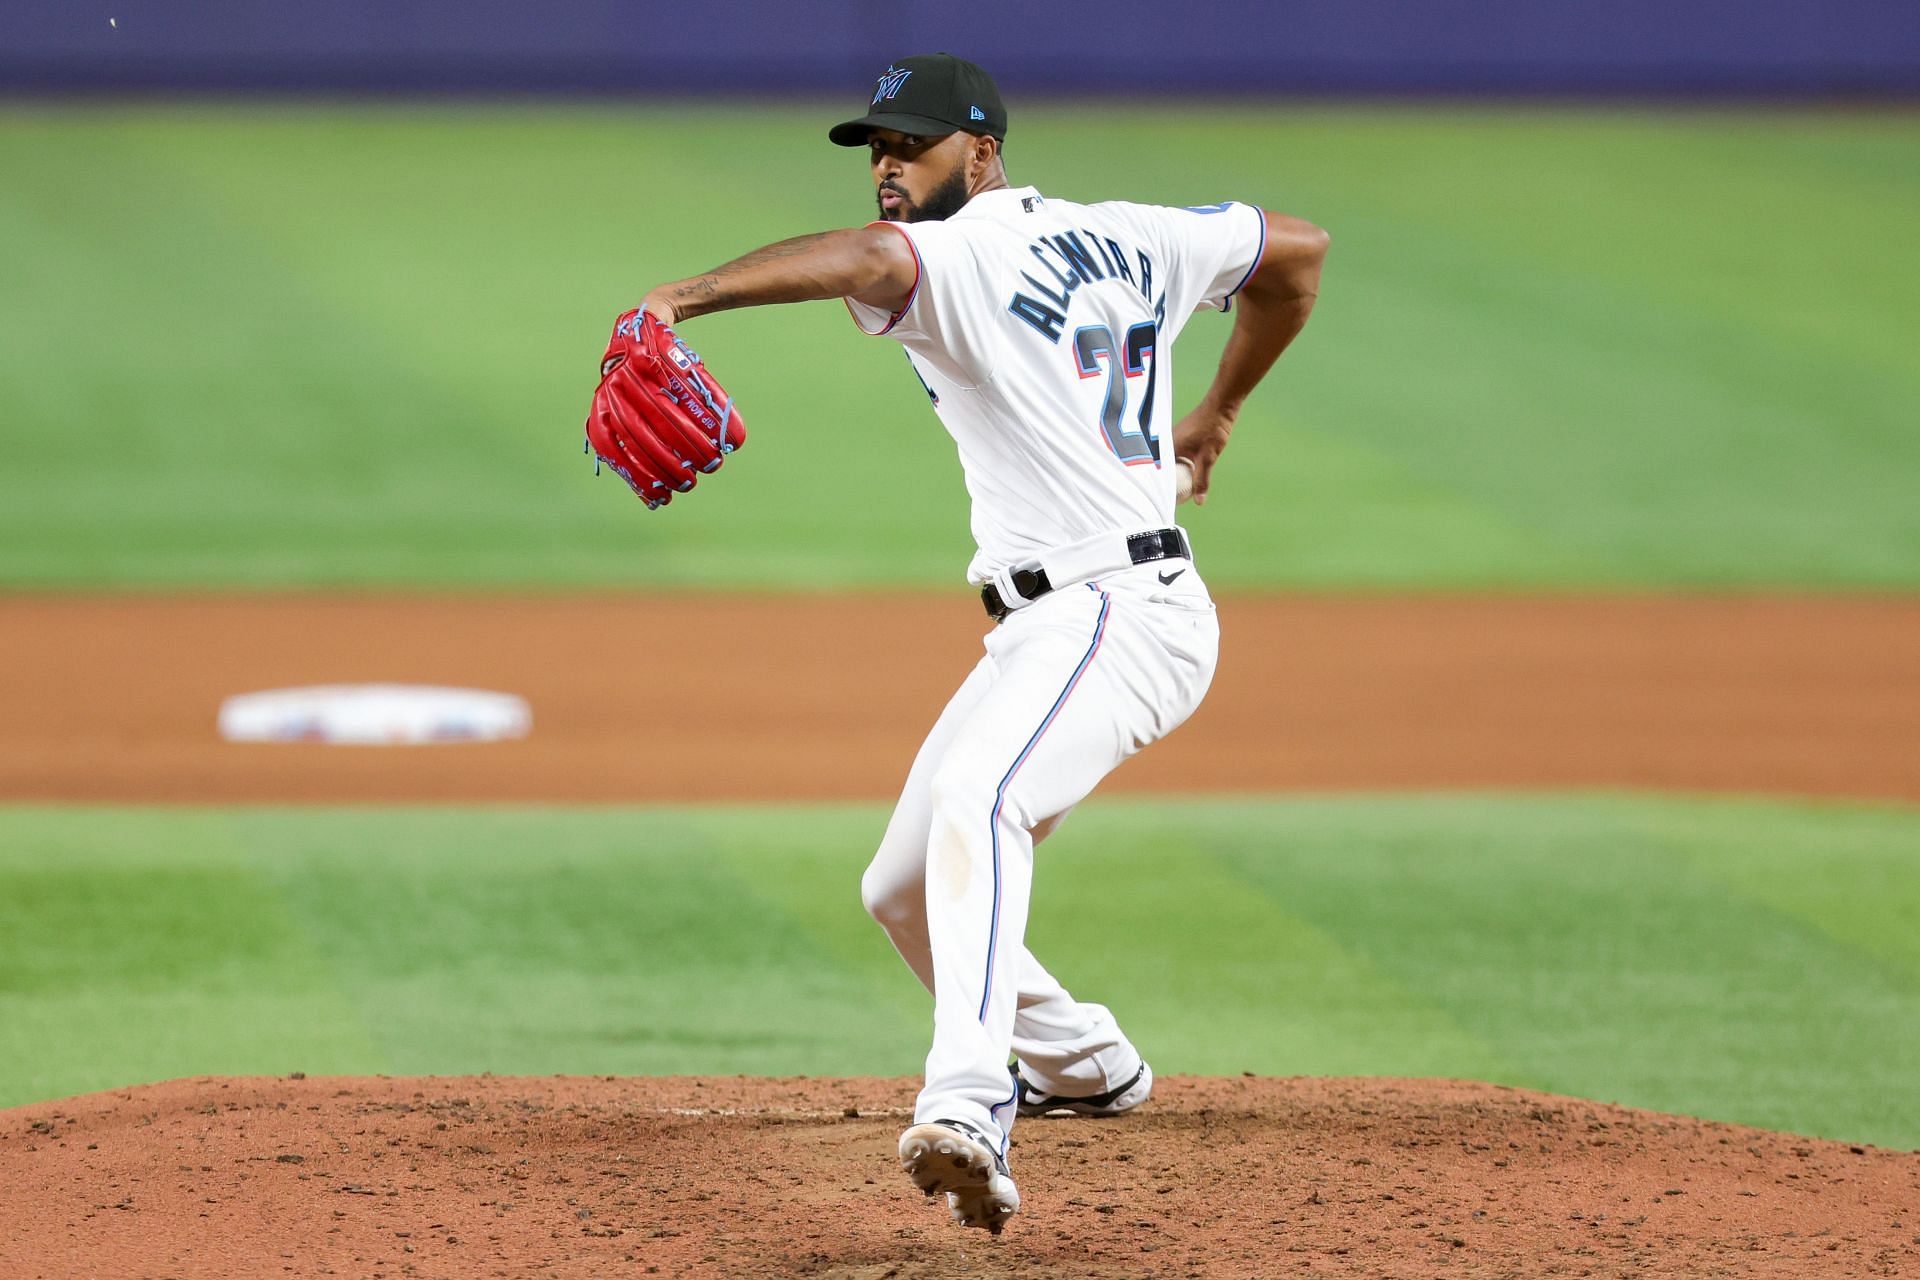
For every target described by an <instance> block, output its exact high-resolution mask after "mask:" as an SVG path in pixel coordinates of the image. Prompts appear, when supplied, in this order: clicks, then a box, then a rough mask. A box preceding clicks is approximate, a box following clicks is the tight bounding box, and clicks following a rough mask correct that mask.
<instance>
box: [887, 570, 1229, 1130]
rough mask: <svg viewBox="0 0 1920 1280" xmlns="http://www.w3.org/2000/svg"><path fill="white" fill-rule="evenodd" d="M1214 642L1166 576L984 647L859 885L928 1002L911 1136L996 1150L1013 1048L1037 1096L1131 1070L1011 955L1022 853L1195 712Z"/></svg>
mask: <svg viewBox="0 0 1920 1280" xmlns="http://www.w3.org/2000/svg"><path fill="white" fill-rule="evenodd" d="M1163 576H1166V577H1170V578H1171V579H1172V580H1171V581H1170V582H1164V583H1163V582H1162V581H1161V578H1162V577H1163ZM1219 634H1220V633H1219V625H1218V622H1217V620H1216V618H1215V614H1214V608H1213V602H1212V600H1211V599H1210V598H1209V596H1208V594H1207V590H1206V587H1205V585H1204V584H1203V583H1202V582H1201V581H1200V579H1199V575H1198V574H1197V573H1196V572H1195V571H1194V569H1193V566H1192V564H1191V563H1190V562H1189V561H1186V560H1181V559H1173V560H1162V561H1153V562H1149V563H1147V564H1143V565H1134V566H1131V567H1129V568H1127V569H1125V570H1121V571H1119V572H1115V573H1111V574H1105V575H1102V576H1101V577H1100V578H1099V579H1098V580H1097V581H1094V582H1087V583H1081V584H1077V585H1074V586H1069V587H1064V588H1060V589H1057V590H1055V591H1053V592H1050V593H1049V594H1047V595H1045V596H1042V597H1041V598H1040V599H1038V600H1036V601H1034V602H1033V603H1032V604H1029V605H1027V606H1025V607H1023V608H1021V609H1019V610H1016V611H1015V612H1014V613H1012V614H1011V615H1009V616H1008V618H1007V619H1006V620H1005V621H1004V622H1002V623H1001V624H1000V625H999V626H998V627H996V628H995V629H994V630H993V631H992V632H991V633H989V634H988V636H987V638H986V654H985V656H984V657H982V658H981V659H980V662H979V665H978V666H976V667H975V668H974V669H973V672H972V674H970V675H969V676H968V677H967V679H966V681H965V682H964V683H963V684H962V685H961V686H960V689H959V691H958V692H956V693H955V694H954V696H953V698H952V700H951V701H950V702H948V704H947V707H946V709H945V710H944V711H943V712H941V714H940V718H939V720H938V721H937V722H936V723H935V724H934V727H933V730H932V732H931V733H930V734H928V736H927V740H926V742H925V743H924V744H922V746H921V748H920V753H919V755H918V756H917V757H916V758H915V759H914V762H913V768H912V770H911V772H910V773H909V774H908V777H907V783H906V787H905V790H904V791H903V792H902V794H901V797H900V801H899V804H898V805H897V806H896V807H895V809H894V812H893V818H892V820H891V821H890V822H889V823H888V825H887V831H886V835H885V836H884V837H883V838H882V840H881V843H880V849H879V852H878V853H876V854H875V855H874V859H873V862H872V864H871V865H869V866H868V868H867V871H866V874H865V876H864V877H862V880H861V886H860V888H861V897H862V899H863V900H864V902H865V903H866V907H867V910H868V911H869V912H870V913H871V914H872V915H873V917H874V919H875V920H877V921H878V922H879V923H880V925H881V927H882V928H884V929H885V930H886V932H887V936H888V937H889V938H890V939H891V940H892V942H893V945H894V947H895V948H896V949H897V950H898V951H899V952H900V956H901V958H902V959H904V960H905V961H906V962H907V965H908V966H909V967H910V968H911V969H912V970H913V972H914V973H915V975H916V976H918V977H919V979H920V981H921V982H922V983H923V984H925V985H926V986H927V988H928V989H929V990H930V991H932V992H933V996H934V1015H933V1048H932V1050H931V1052H929V1053H928V1055H927V1072H926V1086H925V1088H923V1089H922V1090H921V1092H920V1097H919V1100H918V1102H917V1104H916V1106H915V1109H914V1118H915V1121H916V1123H917V1122H922V1121H927V1120H942V1119H945V1120H963V1121H965V1122H967V1123H969V1124H972V1125H974V1126H976V1127H977V1128H979V1129H981V1130H982V1131H984V1132H986V1133H989V1134H996V1135H998V1136H999V1138H1000V1141H1001V1144H1002V1148H1003V1149H1004V1146H1005V1141H1006V1135H1007V1133H1008V1132H1009V1131H1010V1130H1011V1128H1012V1127H1013V1119H1014V1106H1013V1103H1014V1101H1015V1099H1014V1090H1013V1088H1012V1085H1011V1082H1010V1079H1009V1076H1008V1074H1007V1056H1008V1052H1009V1050H1010V1049H1011V1051H1012V1052H1013V1053H1015V1054H1017V1055H1018V1056H1019V1058H1020V1061H1021V1062H1022V1063H1023V1064H1024V1066H1025V1069H1026V1072H1027V1075H1028V1078H1029V1079H1030V1080H1032V1082H1033V1083H1034V1084H1036V1085H1037V1086H1039V1087H1040V1088H1042V1089H1045V1090H1047V1091H1049V1092H1057V1093H1062V1094H1081V1095H1085V1094H1094V1093H1102V1092H1105V1091H1106V1090H1108V1089H1111V1088H1114V1087H1115V1086H1117V1085H1119V1084H1122V1083H1124V1082H1125V1081H1126V1080H1128V1079H1129V1078H1131V1077H1132V1075H1133V1074H1134V1073H1135V1072H1136V1071H1138V1070H1139V1067H1140V1054H1139V1052H1138V1051H1137V1050H1136V1049H1135V1048H1134V1046H1133V1045H1132V1044H1131V1043H1130V1042H1129V1041H1128V1040H1127V1038H1126V1036H1125V1035H1124V1034H1123V1033H1122V1032H1121V1030H1120V1027H1119V1025H1118V1024H1117V1023H1116V1022H1115V1020H1114V1018H1113V1015H1112V1014H1111V1013H1110V1012H1109V1011H1108V1010H1107V1009H1106V1008H1105V1007H1104V1006H1102V1005H1098V1004H1087V1003H1082V1002H1080V1001H1077V1000H1075V999H1074V998H1073V997H1072V996H1071V995H1070V994H1069V993H1068V992H1067V990H1066V988H1064V987H1063V986H1061V984H1060V983H1059V982H1057V981H1056V980H1055V979H1054V978H1053V976H1052V975H1051V974H1049V973H1048V972H1047V971H1046V969H1045V968H1043V967H1042V966H1041V964H1040V962H1039V961H1038V960H1036V959H1035V958H1034V957H1033V955H1032V953H1031V952H1029V951H1028V950H1027V948H1026V946H1025V942H1024V937H1025V933H1026V924H1027V903H1028V896H1029V892H1030V889H1031V885H1032V878H1033V848H1034V845H1035V843H1037V841H1038V840H1039V839H1041V838H1044V836H1045V835H1046V834H1047V833H1048V832H1049V831H1051V830H1052V828H1053V826H1054V825H1055V824H1056V823H1057V822H1058V821H1059V820H1060V819H1061V818H1062V817H1064V816H1065V815H1066V813H1067V811H1068V810H1069V809H1071V808H1072V807H1073V806H1074V805H1075V804H1078V803H1079V802H1080V801H1081V800H1082V799H1083V798H1085V796H1086V795H1087V794H1088V793H1089V792H1091V791H1092V790H1093V788H1094V787H1095V786H1096V785H1097V784H1098V783H1099V781H1100V780H1101V779H1102V778H1104V777H1105V776H1106V775H1107V774H1108V773H1109V772H1111V771H1112V770H1113V769H1114V768H1115V766H1117V765H1119V764H1120V762H1121V761H1123V760H1125V759H1126V758H1127V757H1128V756H1130V755H1132V754H1133V753H1134V752H1136V751H1138V750H1139V749H1140V748H1142V747H1144V746H1146V745H1147V744H1148V743H1150V742H1153V741H1155V740H1156V739H1159V738H1161V737H1164V736H1165V735H1166V734H1168V733H1170V732H1172V731H1173V730H1174V729H1175V728H1176V727H1177V726H1178V725H1179V724H1180V723H1181V722H1182V721H1184V720H1185V719H1186V718H1187V717H1188V716H1189V715H1191V714H1192V713H1193V710H1194V708H1196V707H1197V706H1199V704H1200V700H1201V698H1202V697H1203V696H1204V695H1205V694H1206V691H1207V686H1208V685H1209V684H1210V683H1211V682H1212V679H1213V671H1214V664H1215V661H1216V659H1217V657H1218V652H1219Z"/></svg>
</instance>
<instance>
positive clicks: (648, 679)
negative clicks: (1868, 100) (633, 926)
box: [0, 595, 1920, 803]
mask: <svg viewBox="0 0 1920 1280" xmlns="http://www.w3.org/2000/svg"><path fill="white" fill-rule="evenodd" d="M1221 615H1222V630H1223V635H1224V639H1223V642H1222V654H1221V661H1220V669H1219V674H1218V676H1217V678H1216V679H1215V682H1214V688H1213V691H1212V692H1211V694H1210V695H1209V696H1208V698H1207V701H1206V703H1205V705H1204V706H1202V708H1201V709H1200V712H1199V713H1198V714H1197V715H1196V716H1195V717H1194V719H1193V721H1192V722H1191V723H1190V724H1188V725H1186V726H1185V727H1183V728H1182V729H1180V730H1179V731H1178V732H1177V733H1175V734H1174V735H1173V737H1172V738H1170V739H1169V740H1168V741H1167V742H1165V743H1164V744H1160V745H1157V746H1156V747H1155V748H1154V749H1153V750H1152V751H1151V752H1149V753H1148V754H1147V755H1146V756H1144V757H1143V758H1142V759H1141V760H1138V761H1134V762H1130V763H1129V764H1127V765H1126V766H1123V767H1122V768H1121V770H1120V771H1119V773H1118V774H1116V775H1115V777H1114V778H1113V779H1112V780H1111V782H1110V783H1109V784H1107V786H1106V787H1105V788H1103V790H1111V791H1127V790H1132V791H1160V792H1194V791H1211V792H1220V791H1241V792H1271V791H1278V790H1338V789H1347V788H1359V787H1366V788H1456V787H1497V788H1533V787H1583V786H1585V787H1621V788H1626V787H1635V788H1660V789H1669V790H1700V791H1747V792H1763V793H1775V794H1806V795H1844V796H1866V797H1885V798H1893V799H1903V800H1920V751H1915V750H1914V744H1915V743H1916V742H1920V601H1915V600H1912V599H1896V598H1885V599H1870V598H1869V599H1862V598H1819V597H1809V598H1773V597H1748V598H1739V597H1730V598H1700V599H1684V598H1663V597H1654V598H1565V599H1552V598H1545V599H1543V598H1519V597H1511V598H1507V597H1489V598H1483V599H1459V598H1434V599H1407V598H1377V599H1373V598H1337V597H1328V598H1315V597H1287V598H1258V597H1255V598H1229V599H1227V600H1225V601H1224V602H1223V603H1222V605H1221ZM986 626H987V622H986V619H985V618H984V617H983V616H982V615H981V613H980V611H979V606H978V602H976V601H971V600H969V599H967V598H966V597H965V596H964V595H957V596H929V595H918V596H913V595H909V596H872V595H870V596H852V597H817V596H793V597H761V598H753V597H739V596H698V595H691V596H690V595H681V596H674V597H662V598H654V599H643V598H634V597H577V596H576V597H538V596H534V597H517V598H516V597H469V598H463V597H424V598H422V597H372V598H359V599H354V598H337V597H272V596H267V597H230V598H194V597H185V598H178V597H154V598H140V597H125V596H119V597H102V598H60V597H44V598H40V597H20V596H16V597H11V598H0V706H4V707H5V708H6V715H5V716H4V717H3V718H0V799H25V800H107V801H116V800H117V801H162V802H182V803H187V802H204V801H212V802H219V801H267V802H278V801H309V800H320V801H365V800H390V801H402V802H404V801H412V800H509V801H540V800H553V801H616V802H673V803H690V802H716V801H717V802H731V801H737V800H752V799H780V800H788V799H802V800H806V799H879V798H886V797H890V796H892V795H893V794H894V793H895V792H896V791H897V790H898V788H899V786H900V783H901V780H902V779H903V778H904V777H905V775H906V770H907V765H908V764H909V762H910V761H911V760H912V757H913V752H914V749H915V747H916V746H917V745H918V744H919V741H920V739H921V738H922V737H923V736H924V735H925V733H926V731H927V728H928V727H929V726H930V725H931V724H932V722H933V719H934V717H935V716H936V715H937V714H938V712H939V710H940V707H941V706H942V705H943V703H944V702H945V700H946V698H947V696H948V695H949V694H950V693H951V692H952V690H953V689H954V688H955V687H956V686H957V685H958V684H959V683H960V680H961V678H962V677H963V676H964V675H965V674H966V672H967V671H968V669H969V668H970V667H971V666H972V665H973V663H974V662H975V660H976V659H977V658H978V656H979V653H980V644H979V636H980V634H981V632H982V631H983V630H985V629H986ZM343 681H407V682H422V683H433V684H458V685H475V686H479V687H483V688H492V689H500V690H505V691H508V692H513V693H519V694H522V695H525V696H526V697H527V698H528V699H529V701H530V702H531V704H532V707H533V715H534V730H533V734H532V736H531V737H530V738H528V739H527V740H525V741H522V742H512V743H496V744H487V745H482V746H475V745H465V746H458V745H456V746H440V747H427V748H412V749H378V748H374V749H369V748H342V747H327V746H321V745H313V744H273V745H238V744H230V743H223V742H221V741H220V740H219V738H218V736H217V735H216V733H215V723H214V722H215V715H216V713H217V711H218V708H219V704H220V701H221V699H222V698H223V697H225V696H226V695H228V694H232V693H239V692H244V691H248V690H254V689H263V688H273V687H279V686H285V685H299V684H322V683H332V682H343ZM716 778H718V779H721V782H720V783H719V785H718V787H716Z"/></svg>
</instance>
